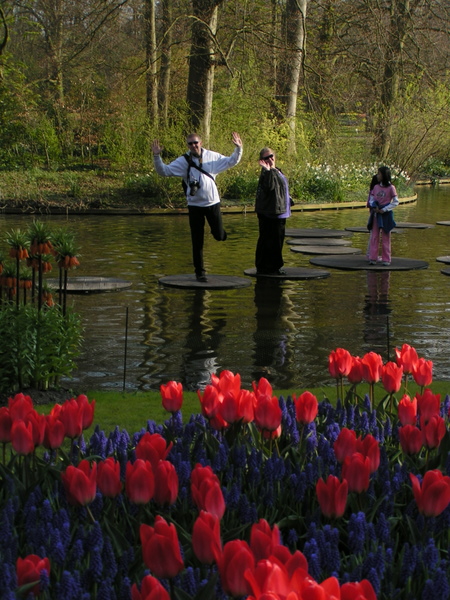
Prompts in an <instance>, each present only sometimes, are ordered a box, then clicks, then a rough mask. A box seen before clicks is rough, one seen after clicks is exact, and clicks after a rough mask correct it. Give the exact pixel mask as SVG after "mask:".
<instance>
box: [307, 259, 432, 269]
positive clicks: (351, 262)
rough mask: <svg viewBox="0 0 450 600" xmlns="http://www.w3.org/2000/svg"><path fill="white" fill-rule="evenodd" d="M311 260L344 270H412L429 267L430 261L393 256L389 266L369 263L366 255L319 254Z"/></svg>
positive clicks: (321, 264) (317, 263)
mask: <svg viewBox="0 0 450 600" xmlns="http://www.w3.org/2000/svg"><path fill="white" fill-rule="evenodd" d="M309 262H310V263H311V264H313V265H318V266H321V267H329V268H332V269H343V270H344V271H361V270H364V271H411V270H416V269H427V268H428V263H427V262H425V261H424V260H415V259H413V258H397V257H394V258H392V260H391V264H390V265H389V266H387V267H384V266H383V265H382V264H381V263H377V264H376V265H369V262H368V260H367V258H366V257H365V256H317V257H314V258H311V259H310V260H309Z"/></svg>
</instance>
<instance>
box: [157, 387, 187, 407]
mask: <svg viewBox="0 0 450 600" xmlns="http://www.w3.org/2000/svg"><path fill="white" fill-rule="evenodd" d="M159 389H160V392H161V398H162V405H163V406H164V408H165V409H166V410H167V411H168V412H171V413H174V412H177V410H180V409H181V406H182V404H183V385H182V384H181V383H177V382H176V381H169V383H168V384H167V385H161V386H160V388H159Z"/></svg>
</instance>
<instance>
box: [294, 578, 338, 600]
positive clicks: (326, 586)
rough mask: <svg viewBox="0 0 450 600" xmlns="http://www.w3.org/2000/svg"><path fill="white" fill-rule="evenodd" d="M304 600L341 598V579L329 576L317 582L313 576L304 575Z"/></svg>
mask: <svg viewBox="0 0 450 600" xmlns="http://www.w3.org/2000/svg"><path fill="white" fill-rule="evenodd" d="M301 598H302V600H336V599H337V598H340V589H339V581H338V580H337V579H336V577H329V578H328V579H325V581H322V583H317V581H315V580H314V579H312V577H309V576H308V577H304V576H303V585H302V595H301Z"/></svg>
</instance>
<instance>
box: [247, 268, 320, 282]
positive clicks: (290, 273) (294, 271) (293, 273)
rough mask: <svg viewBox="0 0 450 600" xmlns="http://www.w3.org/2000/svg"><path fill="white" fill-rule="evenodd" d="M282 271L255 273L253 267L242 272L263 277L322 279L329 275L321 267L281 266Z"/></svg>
mask: <svg viewBox="0 0 450 600" xmlns="http://www.w3.org/2000/svg"><path fill="white" fill-rule="evenodd" d="M282 270H283V271H284V273H271V274H269V273H267V274H266V273H264V274H262V273H257V272H256V269H255V268H252V269H245V271H244V273H245V274H246V275H249V276H250V277H257V278H258V279H259V278H264V279H266V278H267V279H324V278H325V277H329V276H330V274H329V273H328V271H323V270H322V269H308V268H301V267H283V269H282Z"/></svg>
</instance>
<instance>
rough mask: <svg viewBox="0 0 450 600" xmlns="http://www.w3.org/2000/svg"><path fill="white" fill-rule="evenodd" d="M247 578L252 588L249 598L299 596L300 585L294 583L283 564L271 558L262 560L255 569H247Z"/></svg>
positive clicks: (279, 599)
mask: <svg viewBox="0 0 450 600" xmlns="http://www.w3.org/2000/svg"><path fill="white" fill-rule="evenodd" d="M245 578H246V580H247V582H248V585H249V586H250V588H251V590H252V594H253V595H251V596H249V597H248V598H249V599H252V600H255V599H257V600H269V599H270V600H281V598H283V599H284V598H286V597H287V596H288V594H289V599H291V598H295V600H297V599H298V598H299V597H301V598H303V596H299V595H298V592H299V591H300V589H299V587H298V586H296V585H293V582H292V581H291V578H290V577H289V573H288V572H287V569H286V567H285V566H284V565H283V564H280V563H279V562H278V561H276V560H273V559H272V558H270V559H263V560H260V561H259V562H258V563H257V565H256V567H255V568H254V569H247V571H246V573H245Z"/></svg>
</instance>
